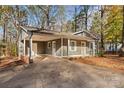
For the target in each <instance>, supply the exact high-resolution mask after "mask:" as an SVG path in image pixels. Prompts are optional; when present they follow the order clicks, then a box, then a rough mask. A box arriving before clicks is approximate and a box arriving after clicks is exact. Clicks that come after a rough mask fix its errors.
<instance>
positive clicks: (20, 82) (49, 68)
mask: <svg viewBox="0 0 124 93" xmlns="http://www.w3.org/2000/svg"><path fill="white" fill-rule="evenodd" d="M0 87H15V88H17V87H19V88H27V87H31V88H39V87H49V88H56V87H60V88H63V87H64V88H66V87H67V88H69V87H71V88H84V87H85V88H87V87H88V88H89V87H90V88H92V87H124V74H123V73H120V72H117V71H113V70H111V69H108V68H102V67H96V66H91V65H87V64H83V63H75V62H71V61H69V60H67V59H62V58H55V57H46V58H44V59H43V60H42V61H41V62H35V63H33V64H31V65H29V66H27V67H26V68H24V69H21V70H19V71H17V70H5V71H1V72H0Z"/></svg>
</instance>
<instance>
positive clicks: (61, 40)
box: [61, 38, 63, 56]
mask: <svg viewBox="0 0 124 93" xmlns="http://www.w3.org/2000/svg"><path fill="white" fill-rule="evenodd" d="M61 56H63V38H61Z"/></svg>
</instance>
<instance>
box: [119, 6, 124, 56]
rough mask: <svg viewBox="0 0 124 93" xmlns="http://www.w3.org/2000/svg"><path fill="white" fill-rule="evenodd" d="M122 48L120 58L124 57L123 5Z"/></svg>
mask: <svg viewBox="0 0 124 93" xmlns="http://www.w3.org/2000/svg"><path fill="white" fill-rule="evenodd" d="M121 42H122V46H121V48H120V51H119V56H124V5H123V28H122V41H121Z"/></svg>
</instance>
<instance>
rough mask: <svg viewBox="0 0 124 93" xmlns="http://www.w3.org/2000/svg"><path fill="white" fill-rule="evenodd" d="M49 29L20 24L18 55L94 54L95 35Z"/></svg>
mask: <svg viewBox="0 0 124 93" xmlns="http://www.w3.org/2000/svg"><path fill="white" fill-rule="evenodd" d="M81 33H84V32H83V31H80V32H79V33H78V32H76V33H69V32H58V31H50V30H45V29H39V28H35V27H29V26H21V31H20V36H19V52H18V53H19V56H21V55H24V56H25V55H27V56H30V57H34V56H37V55H41V54H49V55H54V56H94V55H95V54H96V48H97V47H96V46H97V44H96V43H97V37H95V36H94V35H92V36H85V35H81Z"/></svg>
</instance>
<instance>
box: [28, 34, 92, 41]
mask: <svg viewBox="0 0 124 93" xmlns="http://www.w3.org/2000/svg"><path fill="white" fill-rule="evenodd" d="M60 38H65V39H74V40H83V41H93V39H91V38H88V37H83V36H76V35H71V34H68V33H66V34H61V33H59V34H52V35H51V34H45V33H42V34H33V36H32V40H33V41H50V40H55V39H60ZM26 40H29V37H27V38H26Z"/></svg>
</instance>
